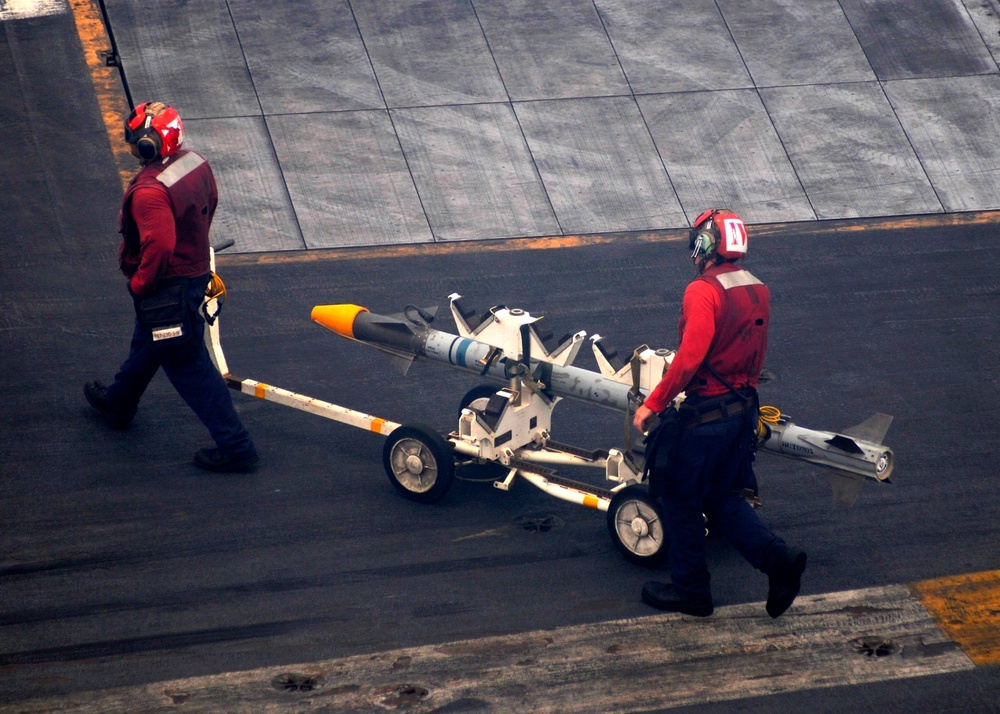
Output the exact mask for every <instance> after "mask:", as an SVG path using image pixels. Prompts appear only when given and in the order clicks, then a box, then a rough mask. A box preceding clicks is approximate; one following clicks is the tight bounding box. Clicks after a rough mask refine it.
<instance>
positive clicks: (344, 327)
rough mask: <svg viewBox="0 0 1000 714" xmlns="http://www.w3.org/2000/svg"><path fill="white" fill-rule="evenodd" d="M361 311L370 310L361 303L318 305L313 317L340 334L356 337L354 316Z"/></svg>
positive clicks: (313, 311)
mask: <svg viewBox="0 0 1000 714" xmlns="http://www.w3.org/2000/svg"><path fill="white" fill-rule="evenodd" d="M359 312H368V308H367V307H361V306H360V305H317V306H316V307H314V308H313V309H312V315H311V317H312V319H313V321H314V322H318V323H319V324H321V325H322V326H323V327H325V328H327V329H330V330H333V331H334V332H336V333H337V334H338V335H342V336H344V337H350V338H351V339H354V318H356V317H357V316H358V313H359Z"/></svg>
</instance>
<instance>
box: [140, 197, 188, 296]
mask: <svg viewBox="0 0 1000 714" xmlns="http://www.w3.org/2000/svg"><path fill="white" fill-rule="evenodd" d="M132 218H133V219H134V220H135V224H136V226H137V227H138V228H139V263H138V265H136V266H135V272H134V273H133V274H132V275H131V276H130V277H129V281H128V287H129V290H131V291H132V293H133V294H134V295H140V296H141V295H146V294H148V293H150V292H152V291H153V289H154V287H155V285H156V280H157V278H159V277H160V276H161V275H163V274H165V273H166V272H167V268H168V267H169V266H170V262H171V260H172V259H173V256H174V251H175V250H176V249H177V230H176V226H175V224H174V210H173V208H172V207H171V205H170V199H169V197H168V196H167V192H166V191H163V190H160V189H156V188H153V187H151V186H150V187H142V188H138V189H136V191H135V194H134V195H133V197H132Z"/></svg>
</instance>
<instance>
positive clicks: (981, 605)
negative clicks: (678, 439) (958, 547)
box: [913, 570, 1000, 665]
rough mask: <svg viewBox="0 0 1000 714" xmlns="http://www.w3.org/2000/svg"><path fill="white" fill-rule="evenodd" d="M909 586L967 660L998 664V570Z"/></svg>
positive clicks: (999, 578) (999, 661)
mask: <svg viewBox="0 0 1000 714" xmlns="http://www.w3.org/2000/svg"><path fill="white" fill-rule="evenodd" d="M913 589H914V591H915V592H916V593H917V596H918V597H919V598H920V601H921V602H922V603H923V605H924V607H926V608H927V610H928V611H929V612H930V613H931V614H932V615H933V616H934V618H935V620H937V623H938V625H940V627H941V629H943V630H944V631H945V632H946V633H948V636H949V637H950V638H951V639H952V640H953V641H955V642H957V643H958V644H959V645H960V646H961V647H962V649H963V650H965V653H966V654H967V655H968V656H969V659H971V660H972V661H973V662H975V663H976V664H977V665H991V664H1000V570H992V571H988V572H985V573H972V574H971V575H956V576H953V577H948V578H938V579H936V580H924V581H922V582H919V583H914V585H913Z"/></svg>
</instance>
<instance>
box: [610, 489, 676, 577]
mask: <svg viewBox="0 0 1000 714" xmlns="http://www.w3.org/2000/svg"><path fill="white" fill-rule="evenodd" d="M637 519H638V521H639V522H636V521H637ZM633 524H635V525H633ZM636 526H639V527H641V528H642V529H643V530H644V531H646V533H645V534H639V533H637V532H636V531H635V530H634V528H635V527H636ZM608 532H609V533H610V534H611V540H613V541H614V543H615V546H616V547H617V548H618V551H619V552H620V553H621V554H622V555H624V556H625V559H626V560H628V561H629V562H632V563H635V564H637V565H645V566H649V567H653V566H657V565H660V564H662V563H664V562H666V559H667V555H668V550H669V548H668V543H669V542H668V540H667V530H666V524H665V523H664V521H663V507H662V506H661V505H660V502H659V500H658V499H654V498H652V497H651V496H650V495H649V491H648V490H647V488H646V487H645V486H642V485H639V484H634V485H632V486H626V487H625V488H623V489H622V490H621V491H619V492H618V493H616V494H615V495H614V498H612V499H611V504H610V505H609V506H608Z"/></svg>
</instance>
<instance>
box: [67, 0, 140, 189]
mask: <svg viewBox="0 0 1000 714" xmlns="http://www.w3.org/2000/svg"><path fill="white" fill-rule="evenodd" d="M69 7H70V10H71V11H72V13H73V19H74V21H75V22H76V32H77V35H79V37H80V44H81V45H82V46H83V57H84V60H85V61H86V63H87V69H88V70H89V72H90V79H91V82H93V85H94V96H95V97H96V98H97V104H98V106H99V107H100V110H101V116H102V117H103V119H104V126H105V128H106V129H107V132H108V144H109V146H110V149H111V156H112V157H113V159H114V162H115V166H116V167H117V169H118V177H119V179H120V181H121V184H122V188H123V189H124V188H125V187H126V186H127V185H128V182H129V181H131V180H132V176H133V175H135V172H136V169H137V168H138V164H137V162H136V160H135V158H134V157H133V156H132V154H131V153H129V150H128V148H127V146H126V145H125V141H124V139H123V132H124V129H123V127H122V119H123V117H124V115H125V112H127V111H128V110H129V109H130V108H131V107H129V105H128V100H127V99H126V98H125V91H124V90H123V89H122V82H121V76H120V75H119V74H118V68H116V67H108V66H107V65H106V64H105V55H104V53H106V52H109V51H110V50H111V40H110V38H109V37H108V33H107V29H106V28H105V27H104V18H103V16H102V15H101V10H100V7H99V6H98V3H97V1H96V0H69Z"/></svg>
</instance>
